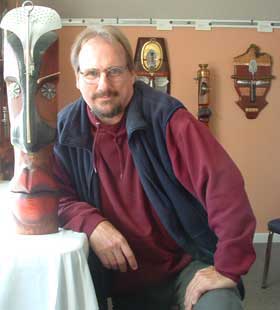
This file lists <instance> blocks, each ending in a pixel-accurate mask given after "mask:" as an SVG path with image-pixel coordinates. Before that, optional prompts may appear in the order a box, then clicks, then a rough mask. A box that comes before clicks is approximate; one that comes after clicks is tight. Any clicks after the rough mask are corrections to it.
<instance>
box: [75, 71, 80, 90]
mask: <svg viewBox="0 0 280 310" xmlns="http://www.w3.org/2000/svg"><path fill="white" fill-rule="evenodd" d="M75 78H76V87H77V88H78V89H79V90H80V75H79V73H76V74H75Z"/></svg>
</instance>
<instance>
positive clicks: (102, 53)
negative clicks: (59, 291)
mask: <svg viewBox="0 0 280 310" xmlns="http://www.w3.org/2000/svg"><path fill="white" fill-rule="evenodd" d="M79 69H80V70H79V73H77V76H76V85H77V88H78V89H79V90H80V92H81V94H82V96H83V98H84V99H85V101H86V103H87V104H88V106H89V107H90V109H91V110H92V111H93V113H94V114H95V115H96V116H97V117H98V118H99V119H100V120H101V121H102V122H104V123H108V124H115V123H117V122H118V121H119V120H120V119H121V117H122V115H123V113H124V110H125V107H126V106H127V105H128V103H129V101H130V99H131V97H132V95H133V84H134V80H135V76H134V73H133V72H130V71H129V70H128V69H127V62H126V57H125V51H124V49H123V48H122V46H121V45H120V44H119V43H114V44H111V43H109V42H107V41H105V40H104V39H103V38H101V37H95V38H93V39H90V40H89V41H87V42H86V43H85V44H84V45H83V46H82V49H81V51H80V54H79ZM110 70H119V71H120V73H119V74H117V76H113V75H114V73H115V71H113V72H112V77H110V73H109V74H108V72H110ZM91 72H100V76H99V77H98V78H96V80H94V81H92V80H91V79H90V81H89V80H88V79H87V74H88V73H91ZM106 72H107V73H106Z"/></svg>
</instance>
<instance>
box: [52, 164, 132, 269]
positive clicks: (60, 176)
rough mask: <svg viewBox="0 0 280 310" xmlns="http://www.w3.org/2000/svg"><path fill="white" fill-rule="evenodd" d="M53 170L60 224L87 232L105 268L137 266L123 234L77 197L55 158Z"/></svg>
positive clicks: (97, 211) (92, 207) (96, 210)
mask: <svg viewBox="0 0 280 310" xmlns="http://www.w3.org/2000/svg"><path fill="white" fill-rule="evenodd" d="M54 173H55V177H56V180H57V182H58V184H59V189H60V192H61V197H60V200H59V208H58V214H59V222H60V225H61V226H62V227H64V228H67V229H72V230H74V231H78V232H84V233H86V234H87V236H88V239H89V244H90V246H91V248H92V250H93V251H94V252H95V254H96V255H97V256H98V257H99V259H100V261H101V262H102V264H103V266H104V267H106V268H108V269H114V270H116V269H119V270H120V271H121V272H125V271H127V268H128V266H129V267H130V268H131V269H137V268H138V266H137V262H136V258H135V256H134V254H133V252H132V250H131V248H130V246H129V244H128V243H127V241H126V239H125V238H124V236H123V235H122V234H121V233H120V232H119V231H118V230H117V229H116V228H115V227H114V226H113V225H112V224H111V223H110V222H109V221H108V220H107V219H106V218H104V217H103V216H102V214H101V212H100V211H99V210H98V209H97V208H95V207H94V206H92V205H90V204H89V203H87V202H82V201H80V200H79V197H78V195H77V193H76V191H75V189H74V188H73V186H72V184H71V182H70V178H69V176H68V174H67V173H66V172H65V170H64V169H63V167H62V164H60V162H59V160H58V159H57V158H55V159H54Z"/></svg>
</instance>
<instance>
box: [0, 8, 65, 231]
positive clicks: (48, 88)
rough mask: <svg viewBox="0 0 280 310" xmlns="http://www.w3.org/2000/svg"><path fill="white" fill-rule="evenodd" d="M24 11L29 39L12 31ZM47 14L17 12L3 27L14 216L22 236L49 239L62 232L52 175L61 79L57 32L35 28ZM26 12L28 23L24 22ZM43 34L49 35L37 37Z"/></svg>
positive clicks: (40, 9) (20, 33)
mask: <svg viewBox="0 0 280 310" xmlns="http://www.w3.org/2000/svg"><path fill="white" fill-rule="evenodd" d="M19 9H20V10H21V12H20V21H22V20H23V21H25V19H28V20H29V21H27V22H29V29H28V34H29V37H24V35H22V32H21V31H20V30H17V29H13V23H12V22H11V21H10V20H9V19H12V18H17V23H18V16H17V15H18V14H17V12H14V14H10V15H9V13H10V12H12V11H15V10H19ZM45 9H47V8H43V7H33V6H32V12H31V10H30V8H29V6H28V10H27V9H26V7H25V8H17V9H14V10H12V11H10V12H8V13H7V15H6V16H5V17H4V19H3V21H4V26H3V25H2V24H3V21H2V23H1V27H3V28H4V29H5V30H6V31H5V39H4V79H5V81H6V85H7V97H8V106H9V115H10V122H11V143H12V145H13V147H14V153H15V166H14V177H13V179H12V181H11V193H12V194H11V196H12V212H13V216H14V218H15V220H16V230H17V232H18V233H20V234H47V233H54V232H57V230H58V222H57V205H58V193H57V187H56V183H55V181H54V179H53V175H52V145H53V142H54V140H55V136H56V118H57V96H56V87H57V82H58V74H59V73H58V36H57V34H56V33H54V32H52V31H45V30H44V31H42V30H41V29H40V25H39V27H38V25H36V22H38V21H39V22H40V15H39V13H41V11H42V10H43V12H46V10H45ZM47 10H50V9H47ZM27 11H28V12H27ZM51 11H53V10H51ZM26 12H27V13H28V16H27V17H28V18H25V15H26ZM30 12H31V13H32V14H30ZM5 18H6V21H5ZM32 26H34V27H33V28H32ZM19 27H20V25H19ZM22 27H24V25H22ZM38 29H39V31H40V30H41V32H44V33H41V35H40V33H39V34H38V31H37V33H36V30H38ZM34 32H35V33H34ZM34 38H35V39H34Z"/></svg>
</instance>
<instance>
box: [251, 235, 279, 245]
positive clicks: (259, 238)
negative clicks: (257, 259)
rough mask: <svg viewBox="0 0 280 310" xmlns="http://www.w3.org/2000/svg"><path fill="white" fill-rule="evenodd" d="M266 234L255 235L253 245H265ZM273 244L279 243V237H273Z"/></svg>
mask: <svg viewBox="0 0 280 310" xmlns="http://www.w3.org/2000/svg"><path fill="white" fill-rule="evenodd" d="M267 237H268V233H255V236H254V243H266V242H267ZM273 242H280V235H279V234H274V235H273Z"/></svg>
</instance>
